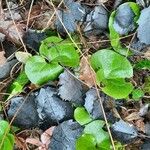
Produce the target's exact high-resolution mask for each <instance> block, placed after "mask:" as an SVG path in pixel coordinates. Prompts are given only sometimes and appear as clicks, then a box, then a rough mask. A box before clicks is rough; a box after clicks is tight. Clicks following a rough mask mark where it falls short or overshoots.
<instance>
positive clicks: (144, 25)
mask: <svg viewBox="0 0 150 150" xmlns="http://www.w3.org/2000/svg"><path fill="white" fill-rule="evenodd" d="M149 14H150V6H149V7H148V8H145V9H143V10H142V11H141V15H140V18H139V20H138V25H139V27H138V29H137V36H138V38H139V40H140V42H141V43H144V44H146V45H150V28H149V27H150V15H149Z"/></svg>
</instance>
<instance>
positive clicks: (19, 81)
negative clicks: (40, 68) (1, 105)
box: [7, 71, 29, 99]
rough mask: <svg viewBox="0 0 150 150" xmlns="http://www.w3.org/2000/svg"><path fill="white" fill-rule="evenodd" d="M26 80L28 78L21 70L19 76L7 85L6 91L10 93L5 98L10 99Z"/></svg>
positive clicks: (19, 90) (19, 91) (17, 92)
mask: <svg viewBox="0 0 150 150" xmlns="http://www.w3.org/2000/svg"><path fill="white" fill-rule="evenodd" d="M28 82H29V79H28V77H27V75H26V74H25V71H23V72H21V73H20V74H19V76H18V77H17V78H16V79H15V81H14V82H13V83H12V84H11V85H10V86H9V87H8V89H7V93H10V95H9V97H8V98H7V99H10V98H11V97H13V96H14V95H16V94H19V93H21V92H22V90H23V87H24V86H25V85H26V84H27V83H28Z"/></svg>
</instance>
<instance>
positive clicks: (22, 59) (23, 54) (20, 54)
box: [15, 52, 32, 64]
mask: <svg viewBox="0 0 150 150" xmlns="http://www.w3.org/2000/svg"><path fill="white" fill-rule="evenodd" d="M15 56H16V58H17V60H18V61H19V62H22V63H24V64H25V63H26V62H27V60H28V59H29V58H30V57H31V56H32V55H31V54H30V53H27V52H16V53H15Z"/></svg>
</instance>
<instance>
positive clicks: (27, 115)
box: [7, 95, 39, 129]
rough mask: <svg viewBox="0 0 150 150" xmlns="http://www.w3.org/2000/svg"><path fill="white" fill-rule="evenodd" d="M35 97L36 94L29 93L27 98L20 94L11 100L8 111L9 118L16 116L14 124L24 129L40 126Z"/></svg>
mask: <svg viewBox="0 0 150 150" xmlns="http://www.w3.org/2000/svg"><path fill="white" fill-rule="evenodd" d="M34 98H35V96H33V95H29V96H28V97H25V98H24V97H21V96H19V97H14V98H12V99H11V100H10V107H9V109H8V112H7V113H8V118H9V120H11V119H12V118H13V117H14V116H15V119H14V121H13V125H15V126H17V127H19V128H23V129H28V128H32V127H37V126H38V120H39V117H38V113H37V110H36V104H35V101H34ZM16 113H17V114H16Z"/></svg>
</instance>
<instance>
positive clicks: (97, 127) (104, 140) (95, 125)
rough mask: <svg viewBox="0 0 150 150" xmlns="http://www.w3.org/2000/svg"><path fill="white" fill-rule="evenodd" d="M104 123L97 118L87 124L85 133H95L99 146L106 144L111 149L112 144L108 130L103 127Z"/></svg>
mask: <svg viewBox="0 0 150 150" xmlns="http://www.w3.org/2000/svg"><path fill="white" fill-rule="evenodd" d="M104 124H105V122H104V121H101V120H95V121H93V122H91V123H89V124H88V125H86V126H85V128H84V133H85V134H91V135H93V136H94V137H95V139H96V143H97V145H98V147H99V148H101V147H104V145H105V148H106V149H109V148H110V147H111V144H110V140H109V134H108V132H106V131H104V130H103V129H102V128H103V126H104Z"/></svg>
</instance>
